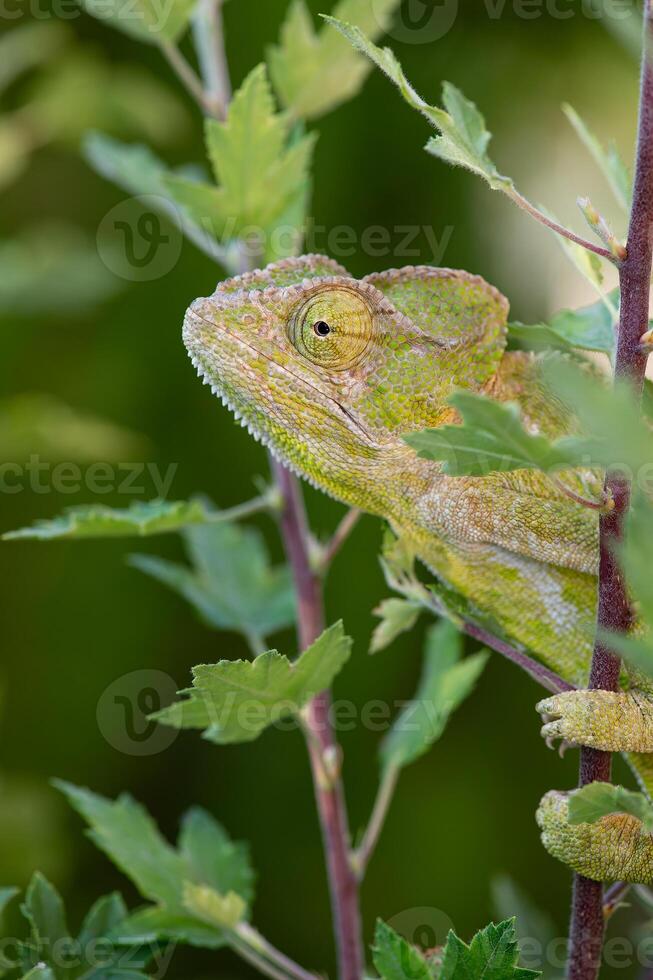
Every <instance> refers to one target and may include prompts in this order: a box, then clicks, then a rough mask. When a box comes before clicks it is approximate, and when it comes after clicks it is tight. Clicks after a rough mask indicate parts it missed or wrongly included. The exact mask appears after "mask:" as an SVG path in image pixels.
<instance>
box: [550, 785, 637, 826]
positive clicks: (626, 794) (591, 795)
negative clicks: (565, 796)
mask: <svg viewBox="0 0 653 980" xmlns="http://www.w3.org/2000/svg"><path fill="white" fill-rule="evenodd" d="M610 813H629V814H630V815H631V816H633V817H637V819H638V820H641V821H642V823H643V825H644V830H646V831H648V832H649V833H653V804H651V803H650V802H649V800H647V798H646V797H645V796H644V794H643V793H633V792H632V791H631V790H628V789H624V787H623V786H615V785H613V784H612V783H598V782H597V783H590V784H589V785H588V786H583V788H582V789H577V790H574V791H573V792H572V793H571V794H570V796H569V817H568V820H569V823H570V824H573V825H576V824H579V823H596V821H597V820H600V819H601V817H605V816H607V815H608V814H610Z"/></svg>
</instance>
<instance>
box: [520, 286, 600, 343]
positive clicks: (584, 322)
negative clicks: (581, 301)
mask: <svg viewBox="0 0 653 980" xmlns="http://www.w3.org/2000/svg"><path fill="white" fill-rule="evenodd" d="M606 299H607V300H608V302H607V303H606V302H605V301H604V300H599V301H598V302H597V303H592V304H591V306H584V307H582V308H581V309H578V310H561V311H560V312H559V313H556V314H555V315H554V316H553V317H552V318H551V320H549V322H548V323H540V324H533V325H525V324H523V323H511V324H509V336H510V338H511V339H512V340H515V341H517V342H518V343H522V344H524V345H525V346H527V347H533V348H535V349H536V350H539V349H542V348H545V347H557V348H560V349H562V350H572V349H579V350H590V351H600V352H601V353H604V354H610V355H611V354H612V352H613V351H614V344H615V315H614V312H613V310H612V309H611V308H610V307H611V306H612V307H613V308H614V309H616V308H617V307H618V305H619V290H618V289H615V290H613V291H612V292H611V293H610V294H609V295H608V296H607V297H606Z"/></svg>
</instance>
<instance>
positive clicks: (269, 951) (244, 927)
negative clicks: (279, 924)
mask: <svg viewBox="0 0 653 980" xmlns="http://www.w3.org/2000/svg"><path fill="white" fill-rule="evenodd" d="M236 936H237V937H238V939H239V940H241V941H242V942H243V943H244V944H245V945H246V947H247V948H248V949H249V950H252V951H253V952H254V954H255V955H257V956H261V957H263V958H264V959H265V960H266V961H268V962H269V963H271V964H272V965H273V967H276V968H277V969H278V970H280V971H281V972H282V975H283V976H286V977H292V978H293V980H319V978H318V977H317V974H315V973H310V972H309V971H308V970H305V969H304V968H303V967H302V966H300V965H299V964H298V963H295V961H294V960H291V959H290V957H289V956H286V954H285V953H282V952H281V950H279V949H277V948H276V946H273V945H272V943H270V942H268V940H267V939H266V938H265V936H262V935H261V933H260V932H259V931H258V930H257V929H254V928H253V927H252V926H250V925H249V923H247V922H241V923H240V925H239V926H237V927H236ZM238 950H239V952H242V949H241V946H240V943H239V944H238Z"/></svg>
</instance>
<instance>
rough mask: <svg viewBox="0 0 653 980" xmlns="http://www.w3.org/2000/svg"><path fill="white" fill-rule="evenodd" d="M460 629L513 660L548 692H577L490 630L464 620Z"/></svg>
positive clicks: (552, 672)
mask: <svg viewBox="0 0 653 980" xmlns="http://www.w3.org/2000/svg"><path fill="white" fill-rule="evenodd" d="M460 629H461V630H462V631H463V633H466V634H467V636H471V637H472V639H474V640H478V641H479V642H480V643H483V644H484V646H486V647H489V648H490V649H491V650H496V652H497V653H500V654H502V656H504V657H507V658H508V660H512V662H513V663H514V664H517V666H518V667H521V669H522V670H525V671H526V673H527V674H528V675H529V676H530V677H532V678H533V680H535V681H537V682H538V684H541V685H542V687H545V688H546V689H547V691H551V692H552V693H553V694H563V693H564V692H565V691H575V690H576V688H575V687H574V685H573V684H569V683H568V681H566V680H563V678H562V677H560V676H559V675H558V674H556V673H555V672H554V671H553V670H549V668H548V667H545V666H544V664H541V663H538V661H537V660H534V659H533V658H532V657H529V656H528V654H527V653H524V652H523V651H522V650H517V649H516V648H515V647H512V646H510V644H509V643H506V642H505V640H502V639H500V638H499V637H498V636H494V635H493V634H492V633H490V632H488V630H486V629H483V627H482V626H477V625H476V623H470V622H469V621H468V620H463V621H462V622H461V624H460Z"/></svg>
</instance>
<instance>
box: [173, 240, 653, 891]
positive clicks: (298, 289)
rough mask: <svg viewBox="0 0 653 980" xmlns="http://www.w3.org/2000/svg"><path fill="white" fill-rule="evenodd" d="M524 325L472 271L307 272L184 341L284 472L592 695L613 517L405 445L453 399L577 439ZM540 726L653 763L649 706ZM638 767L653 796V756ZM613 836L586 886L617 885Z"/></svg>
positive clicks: (223, 296)
mask: <svg viewBox="0 0 653 980" xmlns="http://www.w3.org/2000/svg"><path fill="white" fill-rule="evenodd" d="M507 313H508V303H507V301H506V300H505V299H504V297H503V296H501V294H500V293H499V292H498V291H497V290H495V289H493V288H492V287H491V286H489V285H488V284H487V283H486V282H484V280H482V279H480V278H479V277H477V276H472V275H470V274H468V273H466V272H458V271H452V270H449V269H434V268H428V267H418V268H405V269H402V270H391V271H389V272H384V273H378V274H374V275H372V276H368V277H367V278H365V279H363V280H360V281H359V280H356V279H353V278H352V277H351V276H350V275H349V274H348V273H347V271H346V270H345V269H343V268H342V267H341V266H339V265H338V264H337V263H335V262H333V261H332V260H330V259H328V258H324V257H322V256H304V257H302V258H299V259H288V260H285V261H283V262H279V263H276V264H275V265H272V266H268V268H267V269H264V270H262V271H257V272H253V273H248V274H246V275H244V276H239V277H237V278H235V279H231V280H229V281H227V282H224V283H221V284H220V285H219V286H218V287H217V289H216V291H215V293H214V294H213V295H212V296H210V297H208V298H205V299H198V300H196V301H195V302H194V303H193V304H192V305H191V307H190V308H189V310H188V312H187V314H186V319H185V322H184V342H185V344H186V347H187V348H188V351H189V353H190V356H191V358H192V361H193V363H194V365H195V367H196V368H197V371H198V374H199V375H200V376H201V377H202V378H203V380H204V382H205V383H206V384H209V385H210V386H211V388H212V390H213V391H214V392H215V393H216V394H218V395H220V396H221V397H222V399H223V401H224V402H225V403H226V404H227V405H228V406H229V408H231V410H232V411H233V412H234V413H235V414H236V416H237V417H238V418H239V419H240V420H241V421H242V423H243V424H244V425H246V426H247V427H248V429H249V430H250V432H251V433H252V434H253V435H254V436H255V437H256V438H257V439H259V440H260V441H262V442H263V443H265V444H266V445H267V446H269V447H270V449H271V450H272V452H273V453H274V454H275V455H277V456H278V457H279V458H280V459H281V460H282V461H283V462H284V463H286V464H287V465H288V466H289V467H291V468H292V469H293V470H295V471H296V472H297V473H299V474H300V475H301V476H302V477H304V478H305V479H307V480H309V481H310V482H311V483H313V484H314V485H315V486H317V487H319V488H320V489H321V490H323V491H325V492H326V493H329V494H331V495H332V496H334V497H337V498H338V499H339V500H342V501H344V502H345V503H347V504H350V505H352V506H355V507H360V508H361V509H363V510H365V511H368V512H369V513H372V514H376V515H378V516H380V517H383V518H385V519H386V520H387V521H389V523H390V524H391V526H392V527H393V529H394V530H395V532H396V533H397V534H399V535H402V536H404V537H405V538H406V539H407V540H408V541H409V542H410V543H411V544H412V545H413V546H414V548H415V550H416V553H417V554H418V555H419V557H420V558H421V559H422V560H423V561H424V563H425V564H426V565H427V566H428V567H429V568H430V569H431V570H432V571H433V572H434V573H435V574H436V575H437V576H438V577H439V578H440V579H441V580H442V581H444V582H445V583H447V584H448V585H450V586H451V587H453V588H454V589H455V590H456V591H458V592H459V593H461V594H462V595H464V596H465V597H466V598H467V599H469V600H470V601H472V602H473V603H474V605H475V606H476V607H477V608H478V609H479V610H481V612H483V613H486V614H488V615H489V616H491V617H492V619H493V620H494V621H496V622H498V623H499V625H500V626H501V628H502V630H503V631H504V633H506V634H508V635H509V636H511V637H513V638H514V639H515V640H516V641H517V642H519V643H520V644H523V645H524V646H526V647H528V648H529V650H530V651H531V653H532V654H533V656H535V657H536V658H537V659H538V660H540V661H541V662H542V663H543V664H545V665H546V666H547V667H550V668H551V669H553V670H555V671H557V672H558V673H559V674H561V675H562V676H563V677H564V678H565V679H566V680H568V681H569V682H571V683H573V684H574V685H576V686H581V687H582V686H584V685H585V683H586V682H587V675H588V669H589V663H590V659H591V654H592V635H593V627H594V620H595V608H596V592H597V590H596V575H597V569H598V520H597V516H596V513H595V512H593V511H591V510H589V509H588V508H585V507H582V506H580V505H578V504H576V503H574V502H573V501H571V500H570V499H569V497H568V496H566V495H563V494H562V493H561V492H560V491H559V490H558V488H557V487H556V485H555V484H554V483H553V482H552V481H551V480H549V479H548V478H547V477H546V476H545V475H543V474H541V473H537V472H533V471H526V470H522V471H517V472H511V473H491V474H488V475H487V476H484V477H475V478H455V479H454V478H451V477H448V476H446V475H444V474H443V473H442V468H441V465H440V464H438V463H434V462H430V461H427V460H422V459H419V458H418V457H417V456H416V455H415V453H414V452H413V450H412V449H410V448H409V447H408V446H407V445H406V444H405V443H404V442H403V438H402V437H403V436H404V435H406V434H407V433H409V432H414V431H418V430H421V429H424V428H427V427H435V426H441V425H444V424H446V423H451V422H455V421H456V415H455V412H454V411H453V409H452V408H451V407H450V406H449V405H448V404H447V398H448V396H449V395H450V394H451V393H452V392H453V391H454V389H456V388H466V389H470V390H473V391H477V392H482V393H485V394H487V395H489V396H491V397H493V398H495V399H497V400H499V401H515V402H517V403H518V404H519V405H520V407H521V410H522V414H523V417H524V419H525V422H526V424H527V425H528V426H529V427H530V428H531V429H532V430H533V431H539V432H542V433H544V434H546V435H547V436H549V437H556V436H559V435H563V434H565V433H567V432H569V431H570V426H571V422H570V420H569V417H568V414H567V413H566V412H565V409H564V408H563V406H562V405H560V404H559V403H558V402H557V401H556V399H555V398H554V397H552V395H551V393H550V392H549V391H547V390H545V388H544V386H543V384H542V382H541V380H540V371H539V360H538V358H537V357H534V356H532V355H529V354H525V353H522V352H507V351H506V318H507ZM572 480H573V481H575V482H574V483H573V484H572V486H573V488H574V489H576V490H577V491H578V492H580V493H583V494H586V495H587V494H597V493H598V492H599V490H600V487H599V485H598V484H597V477H596V476H595V475H594V474H591V473H580V472H579V473H577V474H575V475H574V476H573V477H572ZM539 709H540V710H541V711H542V713H543V714H544V716H545V720H546V724H545V726H544V729H543V733H544V734H545V735H546V736H547V737H560V738H563V739H565V741H567V742H571V743H573V744H577V745H584V744H592V745H596V746H597V747H601V748H606V749H611V750H614V751H618V750H627V751H635V752H647V753H648V752H651V751H653V720H652V719H653V706H652V704H651V701H650V699H649V695H648V693H647V692H644V691H639V690H630V691H624V692H622V693H621V694H617V695H611V696H610V697H609V698H603V697H602V696H601V695H600V694H599V693H598V692H578V693H576V694H573V695H562V696H560V697H559V698H549V699H547V700H546V701H545V702H542V704H541V705H540V706H539ZM635 765H636V768H637V770H638V771H639V773H640V775H641V777H642V779H643V781H644V782H645V783H646V784H647V786H648V787H649V788H653V778H650V777H653V766H651V765H650V762H649V757H648V756H643V757H642V759H639V760H638V759H636V760H635ZM549 813H550V808H548V807H543V809H541V810H540V814H539V819H540V820H541V821H542V822H543V825H544V826H546V827H547V828H548V830H545V833H544V835H543V836H544V840H545V843H546V845H547V846H548V847H549V849H550V850H551V851H552V852H554V853H556V854H557V856H559V857H562V858H563V860H564V859H567V860H568V862H569V863H573V861H574V860H575V854H576V842H577V837H578V828H569V827H567V825H566V823H565V822H564V821H561V820H560V819H558V817H557V816H556V817H555V819H553V818H551V820H549V817H548V816H547V815H548V814H549ZM549 824H550V826H549ZM601 827H602V824H598V825H596V826H595V827H594V828H593V832H592V833H593V836H592V837H591V840H592V841H593V842H595V845H594V844H592V846H591V847H590V853H589V856H588V857H586V861H585V865H584V867H585V871H584V873H585V874H588V873H589V871H591V870H592V869H594V872H595V874H596V875H597V876H603V874H604V869H605V867H606V863H605V856H604V854H603V850H602V848H601V847H600V842H601ZM588 839H589V838H588ZM553 840H555V842H556V843H555V846H554V845H553V844H552V841H553ZM594 850H596V860H595V861H594V863H592V860H593V858H592V856H591V855H592V854H593V853H594ZM641 867H642V872H641V873H642V876H644V875H645V874H646V875H648V865H647V864H642V865H641ZM590 876H591V875H590Z"/></svg>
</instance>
